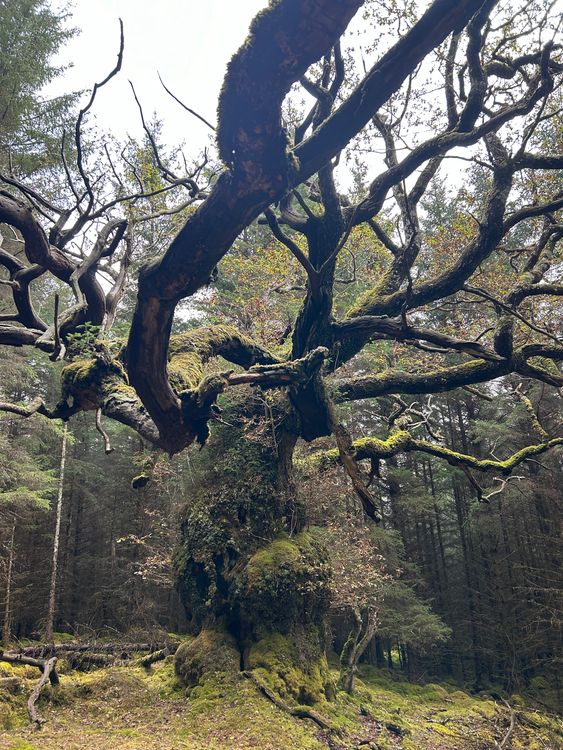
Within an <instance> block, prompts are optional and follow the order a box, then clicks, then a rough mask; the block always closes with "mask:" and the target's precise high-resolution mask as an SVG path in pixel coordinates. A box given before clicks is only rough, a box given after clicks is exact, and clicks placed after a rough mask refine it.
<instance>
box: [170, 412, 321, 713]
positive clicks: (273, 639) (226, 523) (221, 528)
mask: <svg viewBox="0 0 563 750" xmlns="http://www.w3.org/2000/svg"><path fill="white" fill-rule="evenodd" d="M248 407H249V403H248V400H247V401H245V402H244V403H243V402H238V403H231V404H228V405H227V409H226V411H225V412H224V417H223V424H222V425H221V426H219V427H218V428H216V429H215V430H214V431H213V434H212V438H211V440H210V441H209V444H208V446H207V447H206V449H205V451H204V452H203V453H202V458H201V461H200V463H201V468H199V467H196V472H197V474H196V481H195V486H194V492H193V495H192V496H191V497H190V498H189V499H188V502H187V505H186V511H185V516H184V520H183V526H182V546H181V549H180V550H179V552H178V554H177V558H176V559H177V567H178V573H179V588H180V594H181V597H182V601H183V603H184V605H185V607H186V611H187V614H188V617H189V618H190V619H191V621H192V623H193V624H194V628H195V629H197V630H198V631H199V635H198V637H197V638H196V640H195V641H194V642H192V643H191V644H190V645H189V646H186V647H184V648H181V649H180V650H179V651H178V654H177V657H176V668H177V672H178V674H179V675H180V676H181V677H182V678H183V679H184V681H185V682H186V683H187V684H188V685H189V686H193V685H195V684H197V683H198V682H199V681H200V680H201V679H202V677H203V675H204V674H205V672H206V671H209V670H216V671H229V670H232V669H235V668H236V669H240V670H253V671H254V672H255V675H256V676H257V677H259V678H260V679H261V680H262V681H264V682H266V684H267V685H268V687H270V688H271V689H274V690H275V691H276V692H278V693H279V694H280V696H282V697H283V698H284V699H289V700H294V701H297V702H299V703H306V704H313V703H315V702H316V701H318V700H320V699H322V698H326V697H331V695H332V692H333V684H332V681H331V679H330V676H329V672H328V668H327V663H326V657H325V616H326V612H327V608H328V605H329V599H330V566H329V563H328V560H327V556H326V553H325V550H324V548H323V546H322V544H321V542H320V541H319V540H318V539H317V537H316V535H315V532H314V530H305V514H304V509H303V507H302V505H301V504H300V503H299V502H298V501H297V499H296V496H295V491H294V486H293V482H292V475H291V464H292V462H291V457H292V453H293V447H294V445H295V442H296V437H295V431H294V430H292V427H294V425H293V417H292V415H291V409H290V407H289V404H288V403H287V402H286V401H284V400H283V399H282V398H280V399H278V400H277V401H276V402H275V403H267V402H261V403H260V402H259V403H257V404H256V405H255V409H254V416H253V417H251V418H249V417H248V416H247V415H248V411H249V409H248ZM204 454H205V455H204ZM227 664H228V669H227Z"/></svg>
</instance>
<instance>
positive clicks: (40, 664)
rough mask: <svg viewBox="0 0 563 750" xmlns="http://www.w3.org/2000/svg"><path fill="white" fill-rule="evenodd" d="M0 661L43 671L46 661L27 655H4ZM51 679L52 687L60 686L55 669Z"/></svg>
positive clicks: (51, 671)
mask: <svg viewBox="0 0 563 750" xmlns="http://www.w3.org/2000/svg"><path fill="white" fill-rule="evenodd" d="M0 661H5V662H6V663H7V664H23V665H25V666H28V667H37V668H38V669H40V670H41V671H43V670H44V669H45V659H36V658H34V657H33V656H27V655H26V654H11V653H2V654H0ZM49 679H50V681H51V685H58V684H59V676H58V674H57V672H56V670H55V669H52V670H50V672H49Z"/></svg>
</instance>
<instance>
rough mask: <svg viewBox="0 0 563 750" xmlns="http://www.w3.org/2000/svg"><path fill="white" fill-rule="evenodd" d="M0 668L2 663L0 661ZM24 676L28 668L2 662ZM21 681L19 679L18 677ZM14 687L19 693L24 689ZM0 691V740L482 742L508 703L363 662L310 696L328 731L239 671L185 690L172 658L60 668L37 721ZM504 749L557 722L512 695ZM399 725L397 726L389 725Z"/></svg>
mask: <svg viewBox="0 0 563 750" xmlns="http://www.w3.org/2000/svg"><path fill="white" fill-rule="evenodd" d="M2 671H4V665H2ZM8 671H10V674H19V675H20V676H22V677H25V678H26V679H28V680H29V683H28V684H29V686H31V685H32V684H33V681H34V680H35V679H36V677H37V670H33V669H31V670H30V669H29V668H19V667H18V668H15V669H12V670H10V669H8ZM26 691H27V686H26ZM26 691H24V693H25V692H26ZM24 693H22V694H20V695H15V696H8V697H5V700H4V699H3V698H4V696H2V697H0V707H3V708H4V709H7V710H5V711H4V712H3V713H1V712H0V720H2V719H3V720H4V721H5V728H4V729H0V750H55V748H56V749H57V750H59V748H63V747H64V748H65V750H83V749H84V750H85V749H86V748H88V750H91V749H92V748H95V749H96V750H157V749H158V750H249V749H250V748H253V749H254V750H281V749H282V748H284V749H285V748H287V749H291V750H329V748H330V749H331V750H344V749H345V748H357V747H358V746H359V743H360V742H362V741H367V740H370V743H371V744H367V743H366V744H362V745H361V747H363V748H368V749H369V748H371V749H372V750H375V749H376V748H378V749H379V750H391V749H392V748H402V749H403V750H414V748H416V750H454V749H455V750H485V749H487V750H488V749H489V748H492V747H494V740H495V739H497V740H499V739H500V738H501V737H502V736H503V735H504V733H505V731H506V726H507V721H508V712H507V710H506V708H505V707H503V706H501V705H498V704H497V703H495V702H494V701H493V700H491V699H486V698H480V697H475V696H471V695H469V694H467V693H465V692H462V691H460V690H459V689H456V688H455V687H453V686H449V685H425V686H420V685H413V684H410V683H407V682H405V681H403V680H398V679H394V677H393V676H392V675H390V674H389V673H386V672H382V671H378V670H375V669H371V668H368V669H364V670H363V671H362V675H361V679H359V680H358V689H357V693H356V694H355V695H354V696H353V697H349V696H348V695H346V694H345V693H339V695H338V698H337V700H335V701H332V702H330V703H319V704H316V705H315V709H316V710H317V712H318V713H320V714H322V715H323V716H324V717H325V718H326V719H328V720H329V721H330V723H331V724H332V725H333V726H334V727H335V728H336V729H337V730H338V731H335V732H333V733H332V735H330V736H329V734H328V733H327V732H324V731H322V730H320V729H319V728H318V727H317V725H316V724H314V723H313V722H311V721H309V720H303V719H297V718H294V717H292V716H289V715H288V714H287V713H285V712H283V711H282V710H280V709H279V708H276V707H275V706H274V705H273V704H272V703H271V702H270V701H269V700H268V699H267V698H265V697H264V696H263V695H262V694H261V693H260V691H259V690H258V688H257V687H256V686H255V685H254V684H253V683H252V682H251V681H250V680H248V679H245V678H244V677H243V676H241V675H237V674H235V675H232V674H231V675H227V674H225V673H220V672H216V673H213V674H210V675H209V676H208V677H206V678H204V679H203V681H202V683H201V684H200V685H199V686H198V687H195V688H192V690H191V692H190V697H189V698H186V695H185V690H184V688H183V687H181V685H180V684H179V682H178V681H177V679H176V677H175V675H174V667H173V663H172V660H169V661H167V662H164V663H161V664H158V665H155V667H154V668H153V669H152V670H151V671H150V672H148V673H147V672H146V671H145V670H143V669H141V668H137V667H134V666H128V667H113V668H110V669H101V670H96V671H94V672H90V673H78V672H72V673H70V674H63V675H61V686H60V688H59V689H58V691H57V692H56V693H51V695H50V696H48V697H46V698H45V699H42V701H41V704H40V706H39V708H40V711H41V714H42V716H43V717H44V718H45V719H46V720H47V721H46V724H45V725H44V727H43V728H42V729H41V730H40V731H34V730H33V729H31V728H30V727H29V725H28V724H27V719H26V713H25V697H26V696H25V694H24ZM512 703H513V705H514V707H515V708H516V710H517V717H518V718H517V728H516V731H515V734H514V736H513V740H512V745H511V747H512V750H524V749H526V750H558V749H559V748H561V747H562V746H563V745H562V743H563V728H562V724H561V722H559V721H558V720H557V719H556V718H555V717H554V716H553V715H546V714H544V713H541V712H538V711H534V710H533V709H531V708H529V707H525V706H524V704H523V702H522V700H521V699H517V698H516V697H515V699H514V700H513V701H512ZM398 731H400V732H401V733H402V736H399V734H397V732H398Z"/></svg>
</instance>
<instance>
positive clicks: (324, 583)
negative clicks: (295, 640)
mask: <svg viewBox="0 0 563 750" xmlns="http://www.w3.org/2000/svg"><path fill="white" fill-rule="evenodd" d="M331 580H332V574H331V567H330V563H329V560H328V556H327V553H326V550H325V548H324V545H323V544H322V542H321V540H320V539H319V538H318V537H317V535H316V534H315V532H314V531H308V532H302V533H301V534H298V535H297V536H296V537H294V538H292V539H290V538H289V537H288V536H287V535H285V534H284V535H280V536H278V537H277V538H276V539H274V540H273V541H272V542H270V544H268V545H267V546H265V547H262V548H261V549H259V550H258V551H257V552H256V553H255V554H254V555H253V556H252V557H251V558H250V559H249V561H248V563H247V565H246V568H245V570H244V571H243V572H242V573H241V574H240V576H239V577H238V578H237V581H236V587H235V601H236V602H237V604H238V606H239V607H240V609H241V611H243V612H244V613H245V615H246V617H247V618H248V620H249V622H253V623H255V625H256V627H257V628H258V627H262V628H266V629H271V630H279V631H281V632H286V633H287V632H289V631H290V630H291V628H292V627H293V624H294V623H300V624H303V625H307V623H314V624H318V625H320V624H321V623H322V621H323V618H324V616H325V614H326V611H327V610H328V606H329V604H330V596H331Z"/></svg>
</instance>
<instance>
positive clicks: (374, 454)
mask: <svg viewBox="0 0 563 750" xmlns="http://www.w3.org/2000/svg"><path fill="white" fill-rule="evenodd" d="M559 445H563V437H556V438H551V439H550V440H545V441H544V442H542V443H538V444H537V445H528V446H526V447H525V448H522V449H521V450H519V451H516V453H513V454H512V455H511V456H509V457H508V458H507V459H505V460H504V461H499V460H496V459H490V458H476V457H475V456H470V455H467V454H465V453H458V452H457V451H454V450H452V449H451V448H446V447H445V446H442V445H438V444H437V443H431V442H429V441H427V440H420V439H418V438H415V437H413V436H412V435H411V434H410V432H409V431H408V430H405V429H397V430H396V431H394V432H393V433H392V434H391V435H390V436H389V437H388V438H387V439H386V440H381V439H379V438H373V437H367V438H361V439H360V440H355V441H354V443H353V448H354V451H355V458H356V460H358V461H361V460H365V459H370V460H376V459H385V458H391V457H392V456H395V455H397V454H398V453H407V452H412V451H419V452H421V453H427V454H429V455H431V456H435V457H436V458H442V459H444V460H445V461H447V462H448V463H449V464H450V465H451V466H459V467H466V468H468V469H475V470H476V471H483V472H485V471H498V472H500V473H501V474H505V475H508V474H510V473H511V472H512V470H513V469H515V468H516V466H518V465H519V464H521V463H522V462H523V461H526V460H527V459H529V458H532V457H534V456H539V455H541V454H542V453H545V452H546V451H548V450H551V449H552V448H555V447H556V446H559ZM338 459H339V451H338V450H336V449H334V450H330V451H322V452H319V453H317V454H315V455H314V456H313V460H314V462H315V463H318V465H319V466H322V465H326V464H330V463H334V462H336V461H338Z"/></svg>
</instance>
